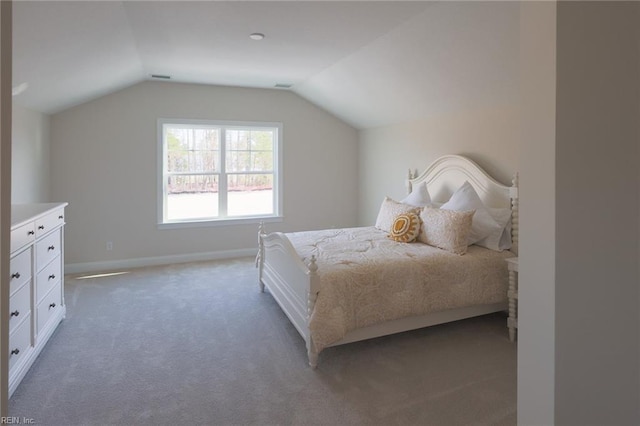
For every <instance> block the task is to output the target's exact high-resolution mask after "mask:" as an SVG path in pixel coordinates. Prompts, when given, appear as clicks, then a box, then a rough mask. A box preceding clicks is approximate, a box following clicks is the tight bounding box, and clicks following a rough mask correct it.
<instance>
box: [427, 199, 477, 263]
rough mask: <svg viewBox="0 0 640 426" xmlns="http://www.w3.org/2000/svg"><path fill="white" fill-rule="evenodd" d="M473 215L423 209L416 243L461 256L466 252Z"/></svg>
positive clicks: (471, 211)
mask: <svg viewBox="0 0 640 426" xmlns="http://www.w3.org/2000/svg"><path fill="white" fill-rule="evenodd" d="M474 213H475V212H474V211H473V210H470V211H463V212H459V211H455V210H441V209H433V208H431V207H425V208H423V209H422V212H421V213H420V219H422V228H421V229H420V235H418V241H420V242H423V243H425V244H429V245H430V246H434V247H438V248H441V249H443V250H447V251H450V252H451V253H455V254H459V255H463V254H465V253H466V252H467V245H468V244H467V241H468V239H469V232H470V231H471V224H472V222H473V216H474Z"/></svg>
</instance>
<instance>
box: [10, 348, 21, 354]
mask: <svg viewBox="0 0 640 426" xmlns="http://www.w3.org/2000/svg"><path fill="white" fill-rule="evenodd" d="M19 353H20V349H18V348H15V349H14V350H12V351H11V355H18V354H19Z"/></svg>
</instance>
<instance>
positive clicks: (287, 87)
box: [274, 83, 293, 89]
mask: <svg viewBox="0 0 640 426" xmlns="http://www.w3.org/2000/svg"><path fill="white" fill-rule="evenodd" d="M291 86H293V85H292V84H287V83H278V84H276V85H275V86H274V87H277V88H278V89H289V88H291Z"/></svg>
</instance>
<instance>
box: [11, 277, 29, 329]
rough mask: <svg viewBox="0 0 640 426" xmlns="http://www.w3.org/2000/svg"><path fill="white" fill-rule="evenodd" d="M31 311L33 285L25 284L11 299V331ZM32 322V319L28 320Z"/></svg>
mask: <svg viewBox="0 0 640 426" xmlns="http://www.w3.org/2000/svg"><path fill="white" fill-rule="evenodd" d="M30 313H31V286H29V285H24V286H22V288H20V290H18V292H17V293H16V294H14V295H13V296H11V299H10V300H9V333H13V331H14V330H15V329H16V328H17V327H18V325H20V323H21V322H22V321H23V320H24V319H25V318H27V317H28V316H29V314H30ZM27 322H30V321H27Z"/></svg>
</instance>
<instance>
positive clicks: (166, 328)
mask: <svg viewBox="0 0 640 426" xmlns="http://www.w3.org/2000/svg"><path fill="white" fill-rule="evenodd" d="M118 272H122V273H121V274H119V275H110V276H103V277H93V278H84V277H81V276H67V277H66V291H65V299H66V304H67V318H66V319H65V320H64V321H63V322H62V323H61V324H60V326H59V327H58V330H57V331H56V333H55V334H54V335H53V336H52V338H51V339H50V341H49V343H48V344H47V346H46V347H45V348H44V350H43V351H42V353H41V354H40V356H39V357H38V359H37V360H36V362H35V363H34V365H33V367H32V368H31V370H30V371H29V372H28V373H27V375H26V377H25V378H24V380H23V381H22V383H21V384H20V386H19V387H18V388H17V390H16V391H15V393H14V395H13V396H12V398H11V400H10V403H9V412H10V415H11V416H18V417H20V418H23V417H24V418H27V419H33V422H34V423H37V424H39V425H186V424H190V425H443V426H444V425H446V426H450V425H515V424H516V345H515V344H513V343H510V342H509V339H508V332H507V328H506V314H503V313H499V314H491V315H485V316H482V317H477V318H472V319H468V320H462V321H457V322H453V323H449V324H443V325H438V326H433V327H429V328H425V329H421V330H416V331H411V332H405V333H400V334H396V335H393V336H385V337H381V338H378V339H372V340H368V341H364V342H357V343H352V344H349V345H344V346H338V347H334V348H329V349H326V350H324V351H323V352H322V353H321V354H320V358H319V365H318V368H317V370H312V369H310V368H309V367H308V365H307V356H306V349H305V345H304V341H303V339H302V338H301V337H300V335H299V334H298V332H297V331H296V330H295V328H294V327H293V326H292V325H291V323H290V322H289V320H288V319H287V317H286V316H285V315H284V314H283V312H282V311H281V309H280V307H279V306H278V305H277V303H276V302H275V300H274V299H273V297H272V296H271V295H270V294H269V293H268V291H266V292H265V293H260V291H259V287H258V283H257V271H256V269H255V268H254V266H253V259H233V260H225V261H212V262H198V263H189V264H178V265H167V266H159V267H150V268H141V269H134V270H130V271H118Z"/></svg>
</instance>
